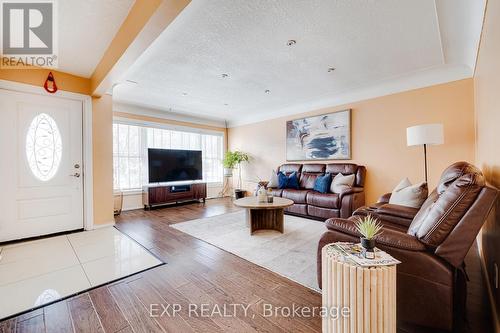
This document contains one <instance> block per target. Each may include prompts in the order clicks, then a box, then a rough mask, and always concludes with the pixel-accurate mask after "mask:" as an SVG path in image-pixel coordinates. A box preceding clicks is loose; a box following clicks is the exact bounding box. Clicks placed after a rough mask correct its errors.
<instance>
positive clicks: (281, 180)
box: [278, 172, 288, 189]
mask: <svg viewBox="0 0 500 333" xmlns="http://www.w3.org/2000/svg"><path fill="white" fill-rule="evenodd" d="M287 183H288V177H287V176H286V175H285V174H284V173H283V172H280V173H278V188H279V189H284V188H286V184H287Z"/></svg>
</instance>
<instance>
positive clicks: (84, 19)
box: [56, 0, 134, 77]
mask: <svg viewBox="0 0 500 333" xmlns="http://www.w3.org/2000/svg"><path fill="white" fill-rule="evenodd" d="M133 3H134V0H106V1H103V0H60V1H57V7H56V8H57V10H58V27H59V29H57V33H58V35H59V38H58V40H59V52H58V54H59V55H58V62H59V64H58V69H59V70H61V71H63V72H67V73H71V74H75V75H79V76H83V77H90V76H91V75H92V73H93V72H94V69H95V67H96V66H97V64H98V63H99V61H100V60H101V58H102V56H103V55H104V52H105V51H106V49H107V48H108V46H109V44H110V43H111V41H112V40H113V37H114V36H115V35H116V33H117V31H118V29H119V28H120V26H121V24H122V23H123V20H124V19H125V18H126V17H127V14H128V12H129V10H130V7H131V6H132V4H133Z"/></svg>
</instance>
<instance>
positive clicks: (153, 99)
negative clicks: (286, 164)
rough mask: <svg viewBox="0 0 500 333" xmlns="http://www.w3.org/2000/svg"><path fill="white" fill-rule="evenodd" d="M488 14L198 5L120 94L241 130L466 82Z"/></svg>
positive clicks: (332, 2)
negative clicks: (250, 125) (290, 43)
mask: <svg viewBox="0 0 500 333" xmlns="http://www.w3.org/2000/svg"><path fill="white" fill-rule="evenodd" d="M483 12H484V0H436V1H434V0H314V1H312V0H311V1H292V0H276V1H268V0H252V1H248V0H218V1H208V0H193V1H192V2H191V4H190V5H189V6H188V7H187V8H186V9H185V10H184V11H183V12H182V13H181V14H180V15H179V16H178V17H177V19H176V20H175V21H174V22H173V23H172V24H171V25H170V26H169V27H168V28H167V29H166V30H165V31H164V32H163V33H162V34H161V35H160V37H159V38H158V39H157V40H156V41H155V42H154V43H153V44H152V45H151V46H150V47H149V49H148V50H147V51H146V52H145V53H144V54H143V55H142V56H141V57H140V58H139V60H138V61H137V62H136V63H135V64H134V65H133V66H132V67H131V68H130V69H129V71H128V72H127V73H126V75H125V77H124V78H123V80H122V82H123V83H122V84H120V85H118V86H116V88H115V89H114V91H113V97H114V100H115V101H119V102H120V103H128V104H133V105H139V106H144V107H148V108H155V109H159V110H164V111H165V112H167V113H168V112H173V113H179V114H189V115H196V116H201V117H206V118H211V119H225V120H228V121H229V123H230V124H231V125H233V126H234V125H238V124H244V123H250V122H255V121H259V120H264V119H269V118H274V117H278V116H283V115H289V114H293V113H298V112H303V111H307V110H312V109H315V108H320V107H326V106H332V105H336V104H337V105H338V104H342V103H348V102H353V101H355V100H360V99H365V98H370V97H376V96H381V95H385V94H389V93H394V92H398V91H404V90H409V89H414V88H418V87H423V86H428V85H432V84H436V83H441V82H447V81H452V80H457V79H462V78H465V77H470V76H472V74H473V68H474V65H475V59H476V54H477V47H478V43H479V38H480V32H481V25H482V16H483ZM290 39H293V40H296V41H297V43H296V44H295V45H293V46H287V41H288V40H290ZM329 67H335V68H336V70H335V71H333V72H328V68H329ZM223 73H227V74H228V75H229V76H228V77H227V78H223V77H222V74H223ZM126 80H130V81H133V82H137V84H134V83H131V82H126ZM266 90H270V92H269V93H266V92H265V91H266ZM225 104H227V105H225Z"/></svg>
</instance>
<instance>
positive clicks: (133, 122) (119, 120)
mask: <svg viewBox="0 0 500 333" xmlns="http://www.w3.org/2000/svg"><path fill="white" fill-rule="evenodd" d="M114 124H122V125H130V126H139V127H146V128H157V129H162V130H169V131H177V132H185V133H189V134H206V135H214V136H219V137H221V140H222V158H223V155H224V153H225V151H226V132H225V131H223V130H215V129H213V130H212V129H208V128H197V127H190V126H183V125H174V124H168V123H159V122H153V121H147V120H141V119H131V118H126V117H119V116H113V125H114ZM139 135H141V134H139ZM113 140H114V138H113ZM114 158H115V153H114V142H113V160H114ZM113 166H114V162H113ZM113 177H114V167H113ZM170 183H172V184H175V183H176V182H168V183H165V184H170ZM206 183H207V187H210V188H212V187H220V186H223V184H224V168H222V173H221V181H219V182H208V181H207V182H206ZM114 184H115V183H114V180H113V191H120V192H123V193H124V194H125V195H127V194H128V195H132V194H137V193H140V192H142V188H141V189H139V188H129V189H120V188H115V187H114ZM141 186H144V185H141Z"/></svg>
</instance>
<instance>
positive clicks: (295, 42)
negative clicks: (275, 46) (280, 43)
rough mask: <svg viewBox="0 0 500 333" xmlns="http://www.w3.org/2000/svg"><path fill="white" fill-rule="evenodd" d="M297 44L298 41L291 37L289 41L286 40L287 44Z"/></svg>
mask: <svg viewBox="0 0 500 333" xmlns="http://www.w3.org/2000/svg"><path fill="white" fill-rule="evenodd" d="M295 44H297V41H296V40H295V39H290V40H289V41H288V42H286V45H287V46H292V45H295Z"/></svg>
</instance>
